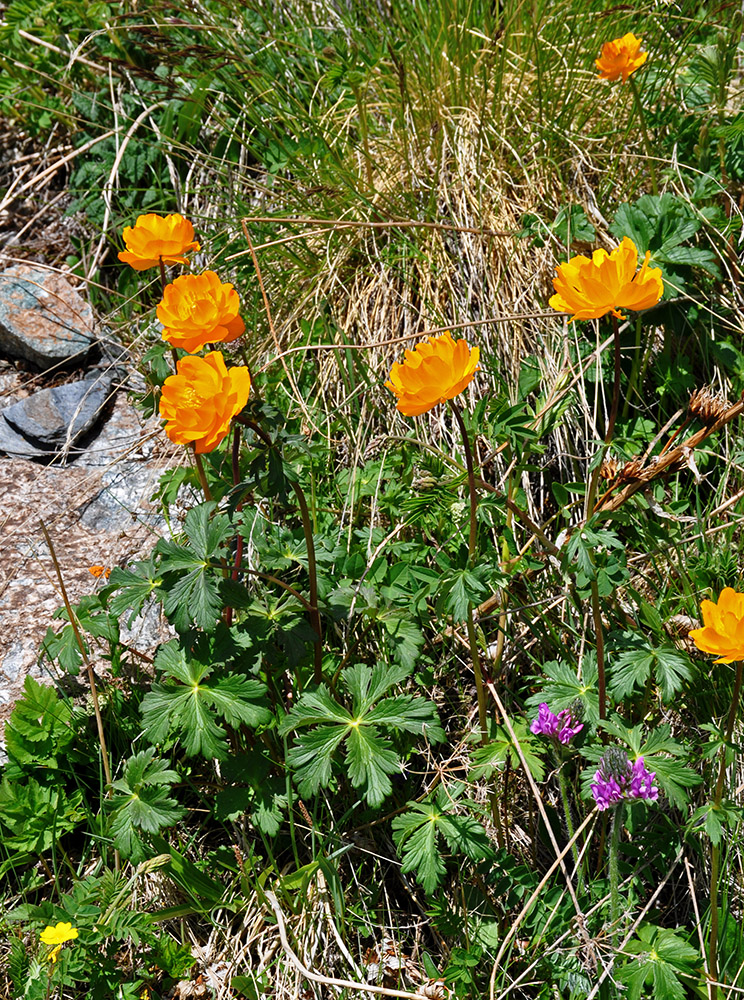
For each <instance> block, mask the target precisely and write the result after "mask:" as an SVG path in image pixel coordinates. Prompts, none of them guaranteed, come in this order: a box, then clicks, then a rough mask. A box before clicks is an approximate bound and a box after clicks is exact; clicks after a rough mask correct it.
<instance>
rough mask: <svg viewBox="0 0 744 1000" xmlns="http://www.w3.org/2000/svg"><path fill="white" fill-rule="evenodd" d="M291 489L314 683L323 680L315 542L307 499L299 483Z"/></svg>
mask: <svg viewBox="0 0 744 1000" xmlns="http://www.w3.org/2000/svg"><path fill="white" fill-rule="evenodd" d="M292 489H293V490H294V493H295V496H296V497H297V506H298V507H299V508H300V517H301V518H302V530H303V532H304V534H305V546H306V548H307V574H308V578H309V584H310V608H311V610H310V625H311V627H312V629H313V631H314V632H315V635H316V639H315V667H314V678H315V683H316V684H320V682H321V681H322V680H323V627H322V625H321V622H320V611H319V610H318V568H317V564H316V561H315V542H314V540H313V526H312V524H311V522H310V511H309V510H308V507H307V500H306V499H305V494H304V493H303V491H302V487H301V486H300V484H299V483H296V482H294V480H293V481H292Z"/></svg>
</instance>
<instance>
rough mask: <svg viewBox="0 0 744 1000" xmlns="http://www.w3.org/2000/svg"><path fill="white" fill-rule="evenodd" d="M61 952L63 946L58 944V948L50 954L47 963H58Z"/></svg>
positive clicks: (53, 949)
mask: <svg viewBox="0 0 744 1000" xmlns="http://www.w3.org/2000/svg"><path fill="white" fill-rule="evenodd" d="M61 951H62V945H61V944H58V945H57V947H56V948H52V950H51V951H50V952H49V955H48V958H47V961H49V962H56V961H57V959H58V958H59V953H60V952H61Z"/></svg>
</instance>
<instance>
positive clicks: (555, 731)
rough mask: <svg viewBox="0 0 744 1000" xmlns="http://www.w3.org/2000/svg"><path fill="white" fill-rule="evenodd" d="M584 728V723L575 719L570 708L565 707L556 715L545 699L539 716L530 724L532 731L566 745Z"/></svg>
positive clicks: (539, 710) (538, 713)
mask: <svg viewBox="0 0 744 1000" xmlns="http://www.w3.org/2000/svg"><path fill="white" fill-rule="evenodd" d="M583 728H584V723H583V722H579V721H578V720H577V719H574V718H573V717H572V715H571V710H570V709H568V708H564V709H563V710H562V711H560V712H559V713H558V714H557V715H556V714H555V713H554V712H551V711H550V709H549V708H548V703H547V702H545V701H544V702H542V704H541V705H540V707H539V708H538V710H537V718H536V719H535V720H534V721H533V723H532V725H531V726H530V731H531V732H533V733H536V734H537V735H541V736H549V737H550V738H551V739H554V740H558V742H559V743H562V744H563V745H564V746H565V745H566V744H567V743H569V742H570V741H571V740H572V739H573V737H574V736H576V734H577V733H580V732H581V730H582V729H583Z"/></svg>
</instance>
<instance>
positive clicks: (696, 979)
mask: <svg viewBox="0 0 744 1000" xmlns="http://www.w3.org/2000/svg"><path fill="white" fill-rule="evenodd" d="M626 951H627V952H628V953H629V954H630V955H634V956H636V957H635V958H634V959H631V961H629V962H628V963H627V964H626V965H624V966H622V967H620V968H619V969H618V970H617V978H618V979H619V980H620V982H622V983H625V984H626V985H627V987H628V1000H640V997H641V996H642V995H646V994H647V991H648V988H649V987H651V989H652V992H653V996H654V1000H685V997H686V996H687V989H686V986H685V984H686V985H687V986H693V984H696V983H697V984H699V985H702V983H701V980H700V968H701V966H702V962H701V959H700V953H699V952H698V951H697V949H696V948H693V947H692V946H691V945H690V944H688V943H687V941H685V939H684V938H683V937H682V936H681V935H680V934H678V933H677V932H676V931H673V930H670V929H669V928H666V927H654V926H652V925H651V924H647V925H645V926H643V927H641V928H640V929H639V930H638V936H637V938H636V939H635V940H633V941H631V942H630V944H629V945H627V947H626ZM680 977H684V978H680Z"/></svg>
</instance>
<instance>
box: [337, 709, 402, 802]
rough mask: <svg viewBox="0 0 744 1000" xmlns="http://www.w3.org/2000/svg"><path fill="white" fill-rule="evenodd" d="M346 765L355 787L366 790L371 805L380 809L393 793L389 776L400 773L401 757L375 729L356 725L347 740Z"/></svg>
mask: <svg viewBox="0 0 744 1000" xmlns="http://www.w3.org/2000/svg"><path fill="white" fill-rule="evenodd" d="M346 765H347V767H348V771H349V778H350V779H351V783H352V785H353V786H354V788H364V789H365V795H366V798H367V801H368V802H369V804H370V805H371V806H373V807H376V806H380V805H382V803H383V802H384V800H385V798H386V796H388V795H389V794H390V792H392V790H393V786H392V784H391V783H390V779H389V778H388V775H389V774H395V773H396V771H397V772H398V773H400V758H399V757H398V755H397V754H396V753H395V752H394V751H393V750H391V749H390V744H389V742H387V741H386V740H382V739H380V738H379V730H378V729H377V727H376V726H370V725H364V726H362V725H356V724H353V725H352V728H351V731H350V732H349V735H348V739H347V741H346Z"/></svg>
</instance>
